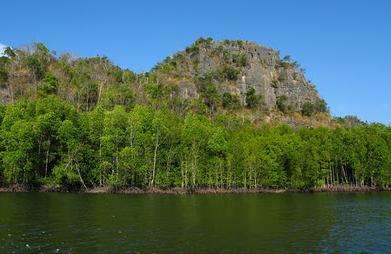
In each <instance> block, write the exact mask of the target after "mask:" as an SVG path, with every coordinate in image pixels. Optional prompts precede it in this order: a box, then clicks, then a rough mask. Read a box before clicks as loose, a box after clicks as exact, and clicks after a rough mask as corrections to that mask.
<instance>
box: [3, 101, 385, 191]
mask: <svg viewBox="0 0 391 254" xmlns="http://www.w3.org/2000/svg"><path fill="white" fill-rule="evenodd" d="M0 109H1V110H0V121H1V126H0V160H1V163H0V183H1V185H10V184H23V185H28V186H39V185H48V186H54V187H65V188H82V189H83V188H91V187H97V186H111V187H115V188H120V187H138V188H149V187H158V188H173V187H183V188H203V187H209V188H289V189H310V188H313V187H321V186H326V185H339V184H349V185H354V186H371V187H379V188H385V187H390V185H391V128H390V127H387V126H384V125H381V124H367V125H357V126H355V127H352V128H307V127H297V128H292V127H290V126H288V125H284V124H279V125H270V124H263V125H259V126H255V125H253V124H252V123H251V122H249V121H246V120H244V119H243V118H239V117H235V116H234V115H230V114H225V115H223V114H222V115H218V116H216V117H214V118H210V117H207V116H205V115H203V114H199V113H196V112H188V113H187V114H186V115H184V116H181V115H178V114H176V113H175V112H173V111H172V110H170V109H169V108H167V107H159V108H157V107H154V106H150V105H135V106H134V107H132V108H127V107H126V106H123V105H117V106H114V107H113V108H111V109H105V108H104V107H103V106H101V105H100V104H98V106H96V107H95V108H94V109H92V110H90V111H80V110H78V109H77V107H76V106H75V105H73V104H72V103H70V102H67V101H65V100H63V99H61V98H59V97H58V96H55V95H47V96H43V97H41V98H37V99H35V100H31V99H20V100H18V101H17V102H15V103H11V104H8V105H2V106H1V108H0Z"/></svg>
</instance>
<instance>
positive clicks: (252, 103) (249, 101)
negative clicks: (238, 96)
mask: <svg viewBox="0 0 391 254" xmlns="http://www.w3.org/2000/svg"><path fill="white" fill-rule="evenodd" d="M260 103H261V97H260V96H257V95H256V94H255V89H254V88H253V87H251V88H250V89H248V90H247V92H246V106H247V107H248V108H256V107H257V106H259V105H260Z"/></svg>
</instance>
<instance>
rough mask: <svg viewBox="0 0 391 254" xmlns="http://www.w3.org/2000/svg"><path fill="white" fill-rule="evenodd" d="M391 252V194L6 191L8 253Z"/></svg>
mask: <svg viewBox="0 0 391 254" xmlns="http://www.w3.org/2000/svg"><path fill="white" fill-rule="evenodd" d="M37 252H49V253H56V252H58V253H137V252H140V253H154V252H156V253H297V252H306V253H308V252H316V253H318V252H327V253H335V252H344V253H346V252H352V253H357V252H367V253H387V252H391V193H374V194H325V193H323V194H259V195H250V194H249V195H210V196H205V195H204V196H202V195H198V196H197V195H196V196H169V195H167V196H153V195H150V196H149V195H133V196H131V195H109V194H107V195H106V194H100V195H87V194H85V195H83V194H64V193H16V194H13V193H0V253H37Z"/></svg>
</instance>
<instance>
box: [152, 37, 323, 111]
mask: <svg viewBox="0 0 391 254" xmlns="http://www.w3.org/2000/svg"><path fill="white" fill-rule="evenodd" d="M153 72H154V73H164V75H165V77H166V78H167V79H170V80H176V81H177V83H178V89H179V93H180V95H181V97H183V98H198V97H199V96H200V87H199V86H198V85H197V80H199V79H208V80H209V81H210V82H211V83H212V84H214V85H215V87H216V89H217V90H218V92H219V93H221V94H223V93H230V94H233V95H236V96H238V97H239V98H240V101H241V103H242V104H244V103H245V94H246V92H247V91H249V90H250V89H252V88H253V89H254V90H255V94H256V95H259V96H261V98H262V102H263V106H264V107H265V108H267V109H273V108H275V107H277V105H278V104H279V102H278V101H283V103H285V104H286V105H285V106H286V107H287V108H289V109H290V110H291V111H300V110H301V109H302V107H303V105H304V104H305V103H306V102H307V103H312V104H314V103H317V102H320V101H322V99H321V98H320V96H319V94H318V92H317V91H316V89H315V87H314V85H312V84H311V83H310V82H309V81H308V80H307V79H306V78H305V76H304V73H303V71H302V70H300V68H299V66H298V64H297V63H296V62H294V61H292V60H291V59H290V58H284V59H281V58H280V56H279V53H278V52H277V51H275V50H273V49H271V48H267V47H263V46H260V45H257V44H255V43H252V42H247V41H228V40H225V41H213V40H212V39H199V40H197V41H196V42H195V43H194V44H193V45H191V46H190V47H188V48H187V49H186V50H184V51H181V52H179V53H177V54H175V55H174V56H172V57H169V58H167V59H166V60H165V61H164V62H163V63H161V64H159V65H157V66H156V67H155V69H154V70H153ZM280 103H281V102H280Z"/></svg>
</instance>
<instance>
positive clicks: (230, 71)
mask: <svg viewBox="0 0 391 254" xmlns="http://www.w3.org/2000/svg"><path fill="white" fill-rule="evenodd" d="M239 73H240V71H239V70H237V69H235V68H234V67H231V66H225V67H224V68H223V70H222V75H223V77H224V78H225V79H227V80H231V81H234V80H237V79H238V75H239Z"/></svg>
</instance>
